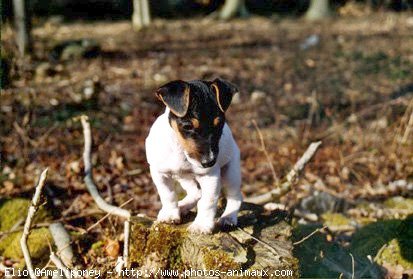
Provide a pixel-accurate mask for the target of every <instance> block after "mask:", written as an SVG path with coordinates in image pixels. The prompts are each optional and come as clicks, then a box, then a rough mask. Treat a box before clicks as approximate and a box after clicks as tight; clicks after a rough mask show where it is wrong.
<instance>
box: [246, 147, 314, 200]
mask: <svg viewBox="0 0 413 279" xmlns="http://www.w3.org/2000/svg"><path fill="white" fill-rule="evenodd" d="M320 145H321V141H317V142H313V143H311V144H310V146H309V147H308V148H307V150H306V151H305V152H304V154H303V156H302V157H301V158H300V159H299V160H298V161H297V163H295V165H294V167H293V169H292V170H291V171H290V172H289V173H288V174H287V176H286V179H285V180H286V181H284V182H282V183H281V185H280V184H279V186H278V187H277V188H275V189H273V190H271V191H270V192H268V193H265V194H262V195H258V196H253V197H249V198H246V199H244V201H246V202H250V203H255V204H265V203H268V202H271V201H273V200H276V199H279V198H280V197H282V196H283V195H285V194H286V193H287V192H288V191H290V190H291V187H292V185H293V184H294V183H295V181H296V179H297V177H298V176H299V175H300V173H301V172H302V170H303V169H304V167H305V165H306V164H307V163H308V162H309V161H310V160H311V158H312V157H313V156H314V154H315V153H316V151H317V149H318V148H319V146H320Z"/></svg>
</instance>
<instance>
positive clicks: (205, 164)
mask: <svg viewBox="0 0 413 279" xmlns="http://www.w3.org/2000/svg"><path fill="white" fill-rule="evenodd" d="M216 161H217V158H215V157H212V158H211V157H207V158H203V159H202V160H201V165H202V167H204V168H210V167H212V166H213V165H215V162H216Z"/></svg>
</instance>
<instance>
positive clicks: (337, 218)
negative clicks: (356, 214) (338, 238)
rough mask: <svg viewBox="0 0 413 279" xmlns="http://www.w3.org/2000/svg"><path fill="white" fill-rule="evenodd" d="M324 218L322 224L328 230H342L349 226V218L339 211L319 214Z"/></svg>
mask: <svg viewBox="0 0 413 279" xmlns="http://www.w3.org/2000/svg"><path fill="white" fill-rule="evenodd" d="M321 217H322V218H323V220H324V225H326V226H328V227H329V229H330V230H333V231H334V230H342V229H345V228H347V227H351V220H350V219H348V218H347V217H346V216H344V215H343V214H340V213H324V214H323V215H321Z"/></svg>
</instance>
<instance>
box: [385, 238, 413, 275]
mask: <svg viewBox="0 0 413 279" xmlns="http://www.w3.org/2000/svg"><path fill="white" fill-rule="evenodd" d="M402 249H407V247H405V248H403V247H401V245H400V242H399V241H397V240H396V239H393V240H392V241H390V242H389V243H388V244H387V245H386V246H385V247H384V248H383V250H382V251H381V253H380V254H379V255H377V262H378V263H379V264H381V265H383V264H386V265H389V264H390V265H392V266H397V265H401V266H402V267H403V268H405V269H413V262H412V261H408V260H407V259H405V258H404V257H403V256H402ZM410 249H411V248H410Z"/></svg>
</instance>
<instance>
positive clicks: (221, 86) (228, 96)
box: [211, 78, 238, 112]
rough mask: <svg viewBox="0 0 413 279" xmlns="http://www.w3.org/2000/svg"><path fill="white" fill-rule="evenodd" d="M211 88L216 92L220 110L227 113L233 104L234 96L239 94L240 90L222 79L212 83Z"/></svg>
mask: <svg viewBox="0 0 413 279" xmlns="http://www.w3.org/2000/svg"><path fill="white" fill-rule="evenodd" d="M211 88H212V90H213V91H214V92H215V95H216V98H217V104H218V106H219V108H220V109H221V111H222V112H225V111H226V110H227V109H228V107H229V105H230V104H231V100H232V96H234V94H235V93H237V92H238V88H237V87H236V86H235V85H233V84H232V83H230V82H229V81H226V80H223V79H220V78H216V79H215V80H213V81H212V83H211Z"/></svg>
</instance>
